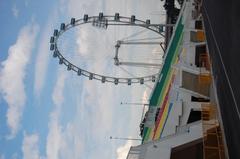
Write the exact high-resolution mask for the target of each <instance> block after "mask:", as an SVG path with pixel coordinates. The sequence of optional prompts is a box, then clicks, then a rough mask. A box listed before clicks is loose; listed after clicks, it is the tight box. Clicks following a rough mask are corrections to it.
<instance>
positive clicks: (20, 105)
mask: <svg viewBox="0 0 240 159" xmlns="http://www.w3.org/2000/svg"><path fill="white" fill-rule="evenodd" d="M37 32H38V26H37V25H36V24H35V23H29V24H27V25H26V26H24V27H23V28H22V29H21V31H20V33H19V35H18V38H17V41H16V43H15V44H14V45H12V46H11V47H10V48H9V50H8V57H7V59H6V60H5V61H3V62H2V63H1V68H0V79H1V80H0V91H1V93H2V95H3V98H4V99H5V100H6V102H7V103H8V110H7V125H8V126H9V128H10V131H11V133H10V136H9V138H13V137H14V136H15V135H16V133H17V131H18V129H19V126H20V121H21V118H22V113H23V109H24V105H25V102H26V93H25V85H24V79H25V75H26V67H27V64H28V63H29V60H30V57H31V53H32V50H33V48H34V44H35V38H36V35H37Z"/></svg>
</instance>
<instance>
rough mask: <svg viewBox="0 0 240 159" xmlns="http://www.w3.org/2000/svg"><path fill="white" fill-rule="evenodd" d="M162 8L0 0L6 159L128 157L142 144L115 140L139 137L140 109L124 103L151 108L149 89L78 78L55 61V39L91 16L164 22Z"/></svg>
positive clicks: (0, 141)
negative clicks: (63, 27) (62, 27)
mask: <svg viewBox="0 0 240 159" xmlns="http://www.w3.org/2000/svg"><path fill="white" fill-rule="evenodd" d="M161 10H162V4H161V3H160V1H159V0H148V1H146V0H122V1H119V0H99V1H96V0H52V1H47V0H42V1H37V0H36V1H30V0H22V1H16V0H12V1H7V0H0V20H1V29H0V35H1V37H0V159H11V158H13V159H18V158H24V159H40V158H41V159H45V158H46V159H58V158H60V159H61V158H64V159H66V158H71V159H75V158H76V159H81V158H83V159H88V158H89V159H95V158H96V159H97V158H106V159H107V158H109V159H115V158H116V159H123V158H125V157H126V153H127V152H128V149H129V147H130V146H131V145H136V144H139V143H140V142H131V141H128V142H127V141H120V140H109V136H117V137H131V138H139V136H138V135H139V128H138V125H139V122H140V119H141V111H142V108H141V107H137V106H123V105H120V102H121V101H124V102H140V103H141V102H144V103H146V102H147V101H148V97H149V94H150V92H151V89H150V88H149V87H146V86H145V85H142V86H140V85H133V86H131V87H129V86H125V85H121V86H120V85H118V86H115V85H113V84H101V83H99V82H96V81H88V80H87V79H84V78H80V77H78V76H76V74H74V73H73V72H68V71H66V68H65V67H63V66H59V65H58V61H56V59H53V58H52V55H51V54H50V51H49V38H50V36H51V35H52V32H53V30H54V28H59V24H60V23H61V22H68V21H69V20H70V18H71V17H76V18H81V17H82V16H83V15H84V14H86V13H88V14H89V15H98V13H99V12H104V13H106V14H114V13H115V12H119V13H120V15H124V16H130V15H132V14H134V15H136V16H137V18H138V19H144V20H145V19H151V21H152V22H153V23H159V22H160V21H161V20H160V18H159V16H160V14H162V11H161ZM77 38H79V39H82V38H84V37H83V35H82V34H80V35H79V37H77ZM81 44H82V43H81ZM86 45H87V44H86ZM96 45H98V44H96ZM81 46H82V47H84V46H85V45H81ZM96 47H97V46H96ZM85 48H87V47H85ZM94 66H95V67H98V68H99V66H98V65H96V64H95V65H94ZM101 66H102V67H101V68H100V69H101V70H104V69H106V68H105V67H107V66H106V65H101Z"/></svg>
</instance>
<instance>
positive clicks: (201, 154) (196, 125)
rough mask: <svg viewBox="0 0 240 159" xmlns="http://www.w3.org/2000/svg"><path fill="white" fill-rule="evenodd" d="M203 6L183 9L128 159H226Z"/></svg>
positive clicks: (187, 3)
mask: <svg viewBox="0 0 240 159" xmlns="http://www.w3.org/2000/svg"><path fill="white" fill-rule="evenodd" d="M203 19H204V18H203V15H202V2H200V1H194V0H188V1H185V2H184V3H183V4H182V7H181V11H180V13H179V15H178V20H177V21H176V25H175V27H174V29H173V30H172V36H171V39H170V41H169V42H168V47H167V50H166V53H165V55H164V60H163V61H164V63H163V65H162V68H161V70H160V74H159V77H158V82H156V85H155V87H154V90H153V92H152V94H151V97H150V99H149V109H148V111H147V112H146V114H145V118H144V119H143V121H142V123H141V124H140V132H141V133H140V134H141V136H142V144H141V145H138V146H133V147H131V148H130V151H129V153H128V156H127V159H145V158H147V159H159V158H161V159H176V158H184V159H188V158H189V159H202V158H206V159H207V158H209V159H210V158H214V159H215V158H216V159H223V158H228V149H227V144H226V143H227V141H226V139H225V137H224V136H225V135H224V127H223V123H222V118H221V114H220V109H219V101H218V97H217V92H216V85H215V80H214V74H212V72H213V70H212V63H211V62H212V60H211V57H210V56H209V50H211V49H209V48H208V45H207V42H206V33H205V25H204V24H205V23H204V20H203Z"/></svg>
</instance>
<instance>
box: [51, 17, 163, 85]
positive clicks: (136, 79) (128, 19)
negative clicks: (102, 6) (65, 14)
mask: <svg viewBox="0 0 240 159" xmlns="http://www.w3.org/2000/svg"><path fill="white" fill-rule="evenodd" d="M100 14H101V13H99V16H90V17H87V21H86V20H85V19H84V18H81V19H77V20H75V23H74V24H71V23H68V24H66V25H65V24H64V23H62V24H64V28H61V27H62V24H61V27H60V30H59V31H58V30H57V34H55V31H56V30H54V36H52V37H53V39H54V40H53V41H52V37H51V40H50V50H51V51H53V56H54V57H57V58H58V59H59V64H64V65H65V66H66V67H67V70H69V71H70V70H72V71H74V72H76V73H77V74H78V75H79V76H80V75H83V76H85V77H88V78H89V80H93V79H94V80H99V81H101V82H102V83H105V82H110V83H114V84H116V85H117V84H118V83H127V84H128V85H131V84H133V83H140V84H144V82H148V81H152V82H156V81H157V78H158V75H159V73H155V74H151V75H147V76H140V77H125V78H122V77H114V76H106V75H101V74H98V73H95V72H91V71H88V70H86V69H82V68H80V67H78V66H76V65H75V64H73V63H72V62H70V61H69V60H67V59H66V58H65V57H64V56H63V55H62V53H61V52H60V51H59V49H58V43H57V42H58V39H59V37H60V36H61V35H62V34H63V33H64V32H66V31H68V30H69V29H71V28H74V27H77V26H80V25H83V24H87V23H93V22H94V20H96V19H98V20H99V18H100ZM116 14H117V13H116ZM116 14H115V16H116ZM115 16H112V15H104V16H102V17H101V18H102V19H104V20H107V22H118V23H123V24H127V25H129V26H139V27H143V28H145V29H148V30H151V31H153V32H156V33H158V34H159V35H161V36H164V35H163V34H162V32H160V29H159V28H160V25H159V26H157V25H150V24H147V21H146V22H145V21H142V20H139V19H136V18H135V16H134V22H132V21H131V18H132V17H133V16H132V17H125V16H119V17H118V18H119V19H117V20H116V19H115ZM84 17H85V15H84ZM72 19H73V18H72ZM72 19H71V21H72ZM102 19H100V20H99V21H100V22H101V21H102ZM107 25H111V24H110V23H108V24H107Z"/></svg>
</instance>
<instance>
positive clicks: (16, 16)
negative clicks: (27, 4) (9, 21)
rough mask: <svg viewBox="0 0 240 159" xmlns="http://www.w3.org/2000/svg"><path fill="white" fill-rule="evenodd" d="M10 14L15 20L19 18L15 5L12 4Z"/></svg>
mask: <svg viewBox="0 0 240 159" xmlns="http://www.w3.org/2000/svg"><path fill="white" fill-rule="evenodd" d="M12 14H13V16H14V17H15V18H18V16H19V10H18V8H17V5H16V4H14V5H13V7H12Z"/></svg>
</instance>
